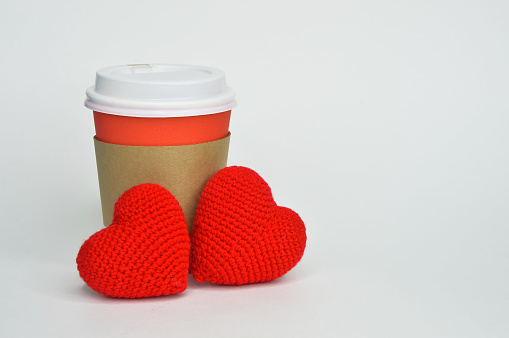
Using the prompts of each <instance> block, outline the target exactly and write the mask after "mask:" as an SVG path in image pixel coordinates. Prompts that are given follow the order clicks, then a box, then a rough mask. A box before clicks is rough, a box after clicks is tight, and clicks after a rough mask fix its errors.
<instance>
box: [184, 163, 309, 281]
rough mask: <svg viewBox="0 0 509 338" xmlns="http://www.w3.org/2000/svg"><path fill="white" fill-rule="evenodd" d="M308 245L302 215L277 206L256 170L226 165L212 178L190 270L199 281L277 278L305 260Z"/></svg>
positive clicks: (203, 196) (199, 218)
mask: <svg viewBox="0 0 509 338" xmlns="http://www.w3.org/2000/svg"><path fill="white" fill-rule="evenodd" d="M305 247H306V228H305V226H304V223H303V222H302V220H301V219H300V217H299V215H298V214H297V213H295V212H294V211H292V210H290V209H288V208H284V207H279V206H277V205H276V202H274V199H273V197H272V192H271V190H270V187H269V186H268V185H267V183H266V182H265V181H264V180H263V179H262V178H261V177H260V176H259V175H258V174H257V173H256V172H254V171H253V170H251V169H248V168H245V167H228V168H224V169H222V170H220V171H219V172H218V173H216V174H215V175H214V176H213V177H212V178H211V179H210V180H209V181H208V182H207V184H206V186H205V189H204V190H203V192H202V194H201V196H200V200H199V203H198V208H197V210H196V215H195V219H194V226H193V230H192V233H191V263H190V264H191V265H190V271H191V273H192V274H193V277H194V278H195V279H196V280H197V281H198V282H204V281H209V282H212V283H216V284H224V285H242V284H248V283H257V282H266V281H270V280H274V279H276V278H279V277H281V276H282V275H284V274H285V273H287V272H288V271H289V270H290V269H292V268H293V267H294V266H295V265H296V264H297V263H298V262H299V260H300V259H301V257H302V255H303V254H304V249H305Z"/></svg>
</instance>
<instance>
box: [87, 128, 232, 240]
mask: <svg viewBox="0 0 509 338" xmlns="http://www.w3.org/2000/svg"><path fill="white" fill-rule="evenodd" d="M94 144H95V154H96V158H97V174H98V176H99V189H100V192H101V205H102V211H103V222H104V225H105V226H108V225H110V224H111V222H112V220H113V207H114V205H115V202H116V201H117V199H118V198H119V197H120V195H122V194H123V193H124V191H126V190H127V189H129V188H131V187H134V186H136V185H138V184H142V183H156V184H159V185H161V186H163V187H165V188H166V189H168V190H169V191H170V192H171V193H172V194H173V196H175V198H176V199H177V200H178V201H179V203H180V206H181V207H182V209H183V210H184V215H185V217H186V220H187V228H188V230H189V231H191V228H192V224H193V219H194V214H195V211H196V206H197V204H198V199H199V198H200V194H201V192H202V190H203V188H204V187H205V184H206V183H207V181H208V180H209V179H210V177H212V175H214V174H215V173H216V172H217V171H219V170H220V169H222V168H224V167H226V162H227V160H228V148H229V145H230V134H228V136H227V137H225V138H223V139H220V140H218V141H213V142H207V143H199V144H192V145H183V146H153V147H147V146H125V145H118V144H111V143H105V142H101V141H99V140H97V139H96V138H95V137H94Z"/></svg>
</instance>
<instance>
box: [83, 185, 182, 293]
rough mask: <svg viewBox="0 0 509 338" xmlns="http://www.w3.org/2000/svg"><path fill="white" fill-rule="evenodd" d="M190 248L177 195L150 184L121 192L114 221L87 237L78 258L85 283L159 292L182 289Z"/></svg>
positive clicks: (97, 288)
mask: <svg viewBox="0 0 509 338" xmlns="http://www.w3.org/2000/svg"><path fill="white" fill-rule="evenodd" d="M189 248H190V243H189V234H188V232H187V226H186V221H185V218H184V213H183V212H182V209H181V208H180V205H179V204H178V202H177V200H176V199H175V197H173V195H172V194H171V193H170V192H169V191H168V190H166V189H165V188H163V187H161V186H159V185H157V184H150V183H148V184H142V185H138V186H136V187H133V188H131V189H129V190H127V191H126V192H125V193H124V194H123V195H122V196H120V198H119V199H118V201H117V203H116V204H115V212H114V215H113V223H112V224H111V225H110V226H109V227H107V228H104V229H102V230H100V231H98V232H96V233H95V234H93V235H92V236H91V237H90V238H89V239H88V240H87V241H85V243H84V244H83V245H82V247H81V249H80V251H79V253H78V257H77V259H76V263H77V264H78V270H79V273H80V276H81V278H83V280H84V281H85V283H87V284H88V286H90V287H91V288H92V289H94V290H95V291H97V292H99V293H102V294H104V295H107V296H111V297H119V298H142V297H153V296H162V295H168V294H173V293H178V292H182V291H184V290H185V289H186V287H187V274H188V268H189Z"/></svg>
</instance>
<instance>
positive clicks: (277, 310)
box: [0, 0, 509, 337]
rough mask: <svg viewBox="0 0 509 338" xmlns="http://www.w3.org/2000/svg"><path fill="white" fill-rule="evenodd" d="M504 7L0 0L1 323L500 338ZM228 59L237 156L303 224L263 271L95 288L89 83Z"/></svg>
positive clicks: (72, 331)
mask: <svg viewBox="0 0 509 338" xmlns="http://www.w3.org/2000/svg"><path fill="white" fill-rule="evenodd" d="M508 19H509V2H507V1H504V0H500V1H496V0H493V1H489V0H483V1H481V0H479V1H473V0H467V1H465V0H464V1H459V0H458V1H450V0H449V1H444V0H440V1H439V0H426V1H425V0H417V1H403V0H402V1H395V0H388V1H375V0H372V1H367V0H360V1H340V0H335V1H320V0H316V1H295V0H294V1H278V0H271V1H250V2H248V1H238V0H237V1H192V0H190V1H179V2H177V1H172V0H166V1H150V0H146V1H127V0H124V1H104V0H100V1H99V0H89V1H83V2H80V1H64V0H46V1H35V0H32V1H14V0H11V1H9V0H8V1H3V2H2V4H1V5H0V42H1V46H2V47H1V53H0V69H1V72H0V104H1V109H2V115H1V122H0V137H1V139H0V141H1V145H2V153H1V159H2V160H1V167H0V177H2V179H1V181H0V198H1V200H0V202H1V204H0V205H1V227H2V229H1V230H2V232H1V233H2V235H1V236H0V264H1V265H0V268H1V273H0V336H2V337H103V336H104V337H117V336H118V337H130V336H132V337H158V336H166V337H170V336H173V337H185V336H191V337H192V336H196V337H205V336H215V337H273V336H274V337H276V336H282V337H300V336H303V337H326V336H329V337H508V336H509V321H508V318H509V291H508V285H509V245H508V243H509V227H508V225H509V212H508V211H509V210H508V205H509V179H508V173H509V157H508V145H509V136H508V125H509V115H508V112H509V103H508V100H507V97H508V90H509V67H508V60H509V44H508V41H509V39H508V38H509V20H508ZM156 62H161V63H186V64H198V65H207V66H213V67H217V68H220V69H223V70H224V71H225V72H226V75H227V81H228V83H229V85H230V86H231V87H232V88H234V89H235V91H236V92H237V100H238V103H239V106H238V108H237V109H235V110H234V112H233V115H232V121H231V128H230V129H231V132H232V141H231V149H230V158H229V164H230V165H245V166H248V167H251V168H252V169H254V170H256V171H258V172H259V173H260V174H261V175H262V177H264V178H265V179H266V180H267V182H268V183H269V184H270V185H271V187H272V190H273V193H274V195H275V198H276V201H277V202H278V204H280V205H284V206H288V207H290V208H293V209H295V210H296V211H297V212H298V213H299V214H300V215H301V217H302V218H303V219H304V221H305V223H306V226H307V233H308V246H307V249H306V253H305V255H304V257H303V259H302V261H301V262H300V263H299V264H298V265H297V267H296V268H295V269H293V270H292V271H290V272H289V273H288V274H287V275H286V276H284V277H283V278H281V279H279V280H277V281H275V282H272V283H266V284H261V285H252V286H243V287H217V286H213V285H196V283H194V282H193V281H192V280H190V281H189V282H190V285H189V288H188V290H187V291H186V292H185V293H183V294H182V295H179V296H173V297H172V296H169V297H163V298H156V299H145V300H136V301H129V300H118V299H111V298H106V297H103V296H101V295H99V294H96V293H95V292H94V291H92V290H91V289H89V288H88V287H87V286H86V285H85V284H84V283H83V281H82V280H81V279H80V278H79V276H78V273H77V270H76V265H75V257H76V254H77V252H78V249H79V247H80V245H81V244H82V243H83V241H84V240H85V239H86V238H88V237H89V236H90V235H91V234H93V233H94V232H95V231H97V230H99V229H101V227H102V225H101V214H100V202H99V190H98V183H97V176H96V168H95V157H94V150H93V143H92V136H93V134H94V126H93V120H92V114H91V112H90V111H88V110H87V109H86V108H84V107H83V100H84V98H85V89H86V88H87V87H89V86H91V85H92V84H93V82H94V77H95V71H96V70H97V69H99V68H101V67H105V66H111V65H117V64H126V63H156Z"/></svg>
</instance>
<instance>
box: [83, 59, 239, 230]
mask: <svg viewBox="0 0 509 338" xmlns="http://www.w3.org/2000/svg"><path fill="white" fill-rule="evenodd" d="M85 106H86V107H88V108H90V109H92V110H93V111H94V122H95V128H96V136H95V137H94V144H95V151H96V159H97V171H98V177H99V189H100V194H101V205H102V211H103V222H104V225H105V226H108V225H110V224H111V221H112V219H113V208H114V204H115V202H116V200H117V199H118V198H119V197H120V195H121V194H122V193H123V192H124V191H126V190H127V189H129V188H131V187H133V186H135V185H138V184H142V183H156V184H159V185H162V186H164V187H165V188H167V189H168V190H169V191H170V192H171V193H172V194H173V195H174V196H175V198H176V199H177V200H178V201H179V204H180V206H181V207H182V209H183V211H184V215H185V216H186V220H187V224H188V230H189V231H191V228H192V222H193V219H194V213H195V210H196V205H197V203H198V199H199V197H200V194H201V191H202V190H203V187H204V186H205V184H206V182H207V181H208V180H209V179H210V177H212V175H214V174H215V173H216V172H217V171H218V170H220V169H222V168H224V167H225V166H226V162H227V158H228V148H229V141H230V133H229V122H230V113H231V109H232V108H234V107H235V106H236V102H235V93H234V92H233V90H232V89H231V88H229V87H228V86H227V85H226V79H225V75H224V72H222V71H221V70H218V69H215V68H210V67H202V66H189V65H170V64H142V65H124V66H114V67H108V68H103V69H100V70H99V71H97V74H96V82H95V86H93V87H90V88H89V89H88V90H87V99H86V100H85Z"/></svg>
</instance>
